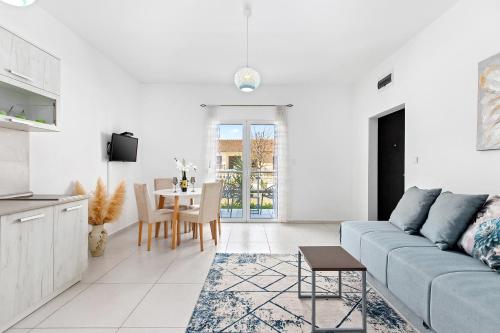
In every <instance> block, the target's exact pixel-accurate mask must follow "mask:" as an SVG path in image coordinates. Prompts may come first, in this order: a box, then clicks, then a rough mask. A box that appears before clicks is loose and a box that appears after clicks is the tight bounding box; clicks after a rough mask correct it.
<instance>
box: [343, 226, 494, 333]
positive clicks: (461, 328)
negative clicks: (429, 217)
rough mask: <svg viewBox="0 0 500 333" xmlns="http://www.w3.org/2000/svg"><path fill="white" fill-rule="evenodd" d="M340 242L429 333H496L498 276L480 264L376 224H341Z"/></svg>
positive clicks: (378, 283)
mask: <svg viewBox="0 0 500 333" xmlns="http://www.w3.org/2000/svg"><path fill="white" fill-rule="evenodd" d="M341 243H342V247H343V248H344V249H345V250H347V251H348V252H349V253H350V254H351V255H352V256H354V257H355V258H357V259H358V260H360V262H361V263H363V264H364V265H365V266H366V267H367V269H368V272H369V274H370V277H371V278H372V279H375V280H376V282H377V286H382V287H383V288H384V289H386V290H384V291H385V292H388V293H389V294H390V295H391V296H394V297H395V298H396V299H397V300H398V301H400V302H401V303H403V304H404V305H405V306H406V307H407V308H408V309H409V310H410V311H411V313H412V316H415V317H416V318H418V319H420V320H421V321H422V322H423V323H424V326H427V327H429V328H430V329H431V330H432V331H435V332H438V333H462V332H463V333H468V332H471V333H483V332H484V333H487V332H492V333H493V332H500V274H498V273H496V272H494V271H492V270H491V269H490V268H489V267H488V266H486V265H485V264H483V263H482V262H480V261H479V260H477V259H475V258H472V257H470V256H468V255H467V254H465V253H462V252H457V251H441V250H440V249H438V248H437V247H436V246H435V245H434V244H433V243H431V242H430V241H429V240H428V239H427V238H425V237H422V236H412V235H408V234H406V233H404V232H403V231H401V229H399V228H397V227H395V226H394V225H392V224H390V223H389V222H381V221H365V222H360V221H347V222H343V223H342V225H341Z"/></svg>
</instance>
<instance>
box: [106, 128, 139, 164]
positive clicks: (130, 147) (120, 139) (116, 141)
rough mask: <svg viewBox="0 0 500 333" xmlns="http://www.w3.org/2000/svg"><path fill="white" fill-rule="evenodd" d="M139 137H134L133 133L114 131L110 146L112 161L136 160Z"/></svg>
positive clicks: (109, 152)
mask: <svg viewBox="0 0 500 333" xmlns="http://www.w3.org/2000/svg"><path fill="white" fill-rule="evenodd" d="M138 142H139V139H137V138H134V137H133V136H132V133H127V132H125V133H122V134H117V133H113V135H111V142H110V143H109V147H108V156H109V160H110V161H120V162H136V161H137V144H138Z"/></svg>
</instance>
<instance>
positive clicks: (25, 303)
mask: <svg viewBox="0 0 500 333" xmlns="http://www.w3.org/2000/svg"><path fill="white" fill-rule="evenodd" d="M3 203H5V202H3ZM17 203H19V202H17ZM31 203H32V202H31ZM43 205H47V207H43V208H37V209H32V210H27V211H23V212H20V213H12V214H10V213H7V214H8V215H4V216H0V286H1V288H0V332H3V331H4V330H7V329H8V328H9V327H10V326H12V325H14V324H15V323H16V322H18V321H19V320H21V319H23V318H24V317H25V316H27V315H29V314H30V313H31V312H33V311H34V310H36V309H37V308H38V307H40V306H41V305H43V304H44V303H46V302H48V301H49V300H51V299H52V298H54V297H55V296H57V295H58V294H59V293H61V292H63V291H64V290H65V289H67V288H69V287H70V286H71V285H73V284H74V283H76V282H78V281H79V280H81V277H82V273H83V271H84V270H85V269H86V267H87V257H88V255H87V251H88V248H87V234H88V224H87V223H88V220H87V216H88V203H87V199H83V200H82V199H77V200H69V201H68V200H66V202H61V201H55V202H48V203H43Z"/></svg>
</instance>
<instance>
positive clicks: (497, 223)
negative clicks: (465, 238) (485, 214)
mask: <svg viewBox="0 0 500 333" xmlns="http://www.w3.org/2000/svg"><path fill="white" fill-rule="evenodd" d="M472 256H473V257H475V258H477V259H479V260H481V261H482V262H484V263H485V264H487V265H488V266H490V267H491V268H493V269H494V270H497V271H500V218H496V219H493V220H488V221H486V222H483V223H481V224H480V225H479V226H478V227H477V229H476V234H475V235H474V246H473V248H472Z"/></svg>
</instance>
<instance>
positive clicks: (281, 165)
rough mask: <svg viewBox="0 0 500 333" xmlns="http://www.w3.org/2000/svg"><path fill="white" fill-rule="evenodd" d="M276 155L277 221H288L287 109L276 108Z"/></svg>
mask: <svg viewBox="0 0 500 333" xmlns="http://www.w3.org/2000/svg"><path fill="white" fill-rule="evenodd" d="M276 129H277V133H276V134H277V135H276V140H277V142H276V154H277V157H278V221H279V222H287V220H288V205H287V191H288V186H287V185H288V176H287V170H288V124H287V107H286V106H277V107H276Z"/></svg>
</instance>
